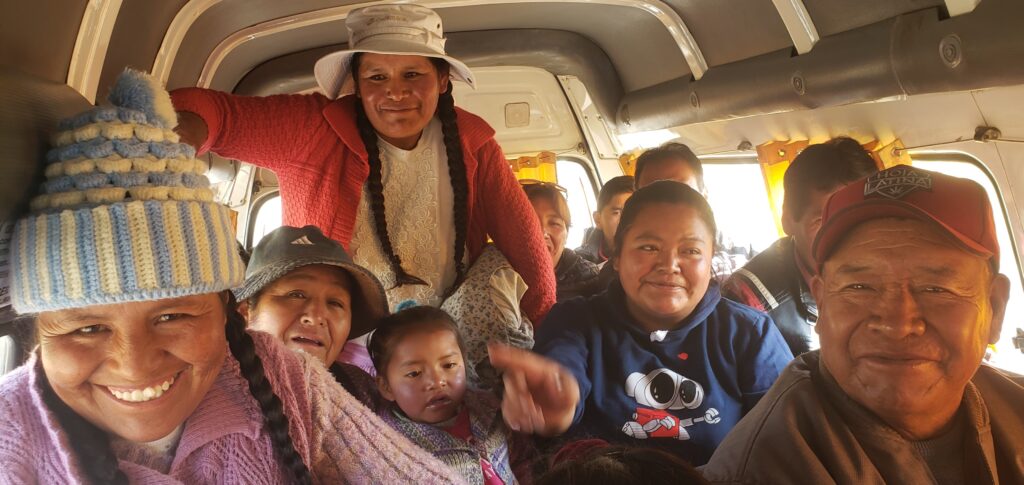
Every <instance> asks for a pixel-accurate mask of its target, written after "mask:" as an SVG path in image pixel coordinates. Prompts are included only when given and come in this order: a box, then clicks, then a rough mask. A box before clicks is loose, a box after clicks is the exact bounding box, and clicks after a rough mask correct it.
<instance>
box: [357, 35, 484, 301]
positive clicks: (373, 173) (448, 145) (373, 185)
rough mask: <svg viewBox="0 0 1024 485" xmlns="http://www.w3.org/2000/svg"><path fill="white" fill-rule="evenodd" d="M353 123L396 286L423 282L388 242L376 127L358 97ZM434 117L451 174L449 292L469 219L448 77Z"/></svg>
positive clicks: (458, 277)
mask: <svg viewBox="0 0 1024 485" xmlns="http://www.w3.org/2000/svg"><path fill="white" fill-rule="evenodd" d="M361 58H362V54H361V53H356V54H355V55H354V56H352V67H351V72H352V76H353V77H354V78H355V86H356V95H357V96H358V95H359V61H360V59H361ZM429 59H430V62H431V63H432V64H433V65H434V68H435V69H437V71H438V72H442V71H447V70H448V69H449V66H448V62H447V61H445V60H444V59H441V58H437V57H430V58H429ZM355 106H356V126H357V127H358V128H359V137H360V138H361V139H362V140H363V145H365V146H366V158H367V163H368V164H369V166H370V173H369V176H368V177H367V179H366V188H367V190H368V192H369V193H368V196H369V199H370V212H371V213H372V214H373V228H374V231H375V232H376V233H377V240H379V241H380V245H381V248H382V249H383V251H384V255H385V256H386V257H387V258H388V262H389V263H390V264H391V271H392V272H394V273H395V287H399V286H403V285H426V284H427V282H426V281H423V279H421V278H418V277H416V276H414V275H412V274H409V273H408V272H406V271H405V269H404V268H402V259H401V258H400V257H399V256H398V254H395V248H394V247H393V246H392V245H391V236H389V235H388V222H387V218H386V216H385V211H384V184H383V182H382V181H381V160H380V147H378V146H377V131H376V130H375V129H374V128H373V124H371V123H370V119H369V118H368V117H367V116H366V110H365V109H363V103H362V102H360V101H357V102H356V103H355ZM437 117H438V119H439V120H441V132H442V134H443V135H444V148H445V153H446V154H447V155H448V176H449V177H450V178H451V183H452V195H453V197H454V200H453V208H452V209H453V212H454V217H453V220H454V224H455V250H454V251H453V254H454V257H455V282H454V283H452V286H451V288H448V289H447V290H446V291H445V295H446V296H447V295H450V294H451V292H452V291H453V290H454V289H455V287H456V286H458V284H459V283H460V282H461V281H462V277H463V276H464V275H465V273H466V267H465V264H464V263H463V262H462V258H463V256H464V255H465V251H466V231H467V224H468V219H469V205H468V204H469V201H468V199H467V194H468V192H469V181H468V180H467V178H466V163H465V161H464V160H463V156H462V138H461V137H460V136H459V125H458V123H457V121H458V120H457V118H458V115H457V113H456V112H455V98H453V97H452V82H451V80H449V81H448V86H447V89H446V90H445V91H444V92H443V93H441V95H440V96H439V97H438V100H437Z"/></svg>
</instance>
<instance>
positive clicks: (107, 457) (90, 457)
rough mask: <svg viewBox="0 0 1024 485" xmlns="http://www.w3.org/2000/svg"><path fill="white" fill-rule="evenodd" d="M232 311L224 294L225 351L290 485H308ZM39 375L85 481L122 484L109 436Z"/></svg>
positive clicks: (276, 405) (252, 350) (248, 341)
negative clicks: (259, 415) (256, 406)
mask: <svg viewBox="0 0 1024 485" xmlns="http://www.w3.org/2000/svg"><path fill="white" fill-rule="evenodd" d="M235 307H236V304H235V298H234V296H233V295H230V293H229V296H228V305H227V324H226V326H225V334H226V336H227V341H228V347H229V348H230V349H231V355H232V356H234V357H235V360H237V361H238V364H239V367H240V368H241V371H242V376H243V377H245V380H246V381H247V382H248V383H249V392H251V393H252V396H253V397H254V398H256V402H257V403H259V406H260V410H261V411H262V412H263V422H264V424H266V426H267V431H268V432H269V433H270V439H271V442H272V443H273V445H274V453H275V454H276V455H277V457H278V459H279V460H281V463H283V464H284V465H285V467H286V468H288V469H289V470H290V471H291V472H292V476H293V477H294V479H295V483H297V484H300V485H306V484H310V483H313V478H312V476H311V475H310V473H309V468H308V467H307V466H306V464H305V462H303V461H302V457H301V456H299V453H298V452H297V451H295V446H294V445H293V444H292V439H291V435H290V434H289V433H288V416H287V415H285V413H284V407H283V406H282V405H281V399H280V398H278V397H277V394H274V390H273V388H271V386H270V382H269V381H267V378H266V374H264V372H263V362H262V361H261V360H260V358H259V356H258V355H256V345H255V344H254V343H253V340H252V337H251V336H249V334H248V333H246V331H245V319H244V318H243V317H242V316H241V315H240V314H239V313H238V311H237V310H236V309H235ZM39 376H40V377H39V388H40V390H41V391H42V396H43V402H44V403H46V406H47V407H48V408H50V410H51V411H52V412H53V413H54V415H55V416H56V418H57V422H58V423H60V426H61V428H62V429H63V430H64V432H65V433H66V434H67V436H68V442H69V444H70V445H71V448H72V451H73V452H74V455H75V456H76V457H78V462H79V464H80V465H81V467H82V469H83V471H84V472H85V474H86V479H87V480H88V481H89V482H91V483H93V484H118V485H120V484H125V485H127V483H128V477H127V476H126V475H125V474H124V472H123V471H121V469H120V468H119V467H118V462H117V456H116V455H115V454H114V450H113V449H112V448H111V447H110V437H109V436H108V435H107V433H106V432H105V431H103V430H102V429H100V428H98V427H96V425H94V424H92V423H91V422H89V421H88V420H86V419H85V418H83V417H81V416H79V415H78V413H76V412H75V411H74V410H72V409H71V408H70V407H69V406H68V405H67V404H66V403H64V401H63V400H61V399H60V397H58V396H57V394H56V393H55V392H54V390H53V387H52V386H51V385H50V381H49V380H48V379H47V378H46V373H45V372H40V373H39Z"/></svg>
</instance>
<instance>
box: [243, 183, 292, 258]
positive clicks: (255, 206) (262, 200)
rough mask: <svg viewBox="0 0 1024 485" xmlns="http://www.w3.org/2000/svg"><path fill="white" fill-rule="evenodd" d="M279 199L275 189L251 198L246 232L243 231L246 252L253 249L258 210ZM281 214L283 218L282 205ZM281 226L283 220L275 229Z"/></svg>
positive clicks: (279, 190)
mask: <svg viewBox="0 0 1024 485" xmlns="http://www.w3.org/2000/svg"><path fill="white" fill-rule="evenodd" d="M280 197H281V189H279V188H275V189H272V190H267V191H266V192H264V193H262V194H259V195H257V196H256V197H254V198H253V201H252V204H251V205H250V206H249V215H248V219H247V220H246V230H245V250H246V251H249V252H251V251H252V249H253V246H255V244H253V239H254V237H255V234H256V220H257V219H259V212H260V210H261V209H263V206H264V205H265V204H266V203H267V202H270V201H271V200H273V199H274V198H280ZM282 204H283V201H282ZM281 214H282V217H283V215H284V206H283V205H282V207H281ZM282 225H284V220H283V219H282V221H281V224H280V225H278V226H277V227H281V226H282Z"/></svg>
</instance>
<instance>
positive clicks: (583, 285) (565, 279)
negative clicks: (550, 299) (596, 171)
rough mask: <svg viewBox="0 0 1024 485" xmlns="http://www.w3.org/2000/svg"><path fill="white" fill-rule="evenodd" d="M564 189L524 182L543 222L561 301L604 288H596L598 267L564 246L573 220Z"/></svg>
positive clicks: (545, 184) (527, 193) (543, 230)
mask: <svg viewBox="0 0 1024 485" xmlns="http://www.w3.org/2000/svg"><path fill="white" fill-rule="evenodd" d="M564 190H565V189H563V188H562V187H560V186H558V185H555V184H551V183H544V182H539V183H530V182H529V181H525V182H524V183H523V191H525V192H526V197H527V198H529V199H530V204H532V205H533V210H534V212H536V213H537V219H539V220H540V226H541V231H542V232H543V233H544V243H545V244H546V245H547V248H548V252H549V253H550V254H551V261H552V263H553V264H554V266H555V280H556V281H557V282H558V289H557V293H556V295H557V298H558V301H563V300H567V299H569V298H573V297H577V296H590V295H592V294H594V293H596V292H597V291H600V290H602V289H604V288H599V287H598V286H597V273H598V267H597V265H596V264H594V263H592V262H590V261H587V260H586V259H584V258H583V257H581V256H580V255H579V254H578V253H577V252H576V251H573V250H572V249H569V248H567V247H565V238H566V237H567V236H568V234H569V226H570V225H571V224H572V218H571V215H570V214H569V204H568V203H567V202H566V201H565V196H564V195H562V193H563V191H564Z"/></svg>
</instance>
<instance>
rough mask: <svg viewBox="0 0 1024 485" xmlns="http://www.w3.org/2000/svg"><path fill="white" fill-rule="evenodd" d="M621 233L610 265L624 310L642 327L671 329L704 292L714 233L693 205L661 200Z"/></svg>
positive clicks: (693, 306) (708, 282) (709, 277)
mask: <svg viewBox="0 0 1024 485" xmlns="http://www.w3.org/2000/svg"><path fill="white" fill-rule="evenodd" d="M626 231H627V232H626V233H625V237H624V238H623V243H622V249H621V251H620V252H619V256H618V257H617V258H616V259H615V269H616V270H617V271H618V272H619V281H620V282H621V283H622V289H623V290H624V291H625V293H626V306H627V309H628V310H629V313H630V315H631V316H632V317H633V318H634V319H636V321H637V323H639V324H640V325H641V326H643V328H644V329H646V330H648V331H655V330H671V329H673V328H675V326H676V325H677V324H678V323H679V322H680V321H681V320H682V319H684V318H686V317H687V316H689V315H690V312H692V311H693V309H694V308H695V307H696V306H697V303H698V302H700V300H701V298H703V297H704V293H706V292H707V289H708V285H709V284H710V282H711V253H712V249H713V242H714V234H712V233H711V231H710V230H709V229H708V226H707V225H706V224H704V221H703V220H702V219H701V218H700V215H699V213H698V212H697V210H696V209H694V208H692V207H690V206H688V205H683V204H667V203H656V204H651V205H650V206H648V207H645V208H644V209H643V210H642V211H641V212H640V213H639V214H637V216H636V218H635V219H634V220H633V224H632V225H630V226H629V228H628V229H627V230H626Z"/></svg>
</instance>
